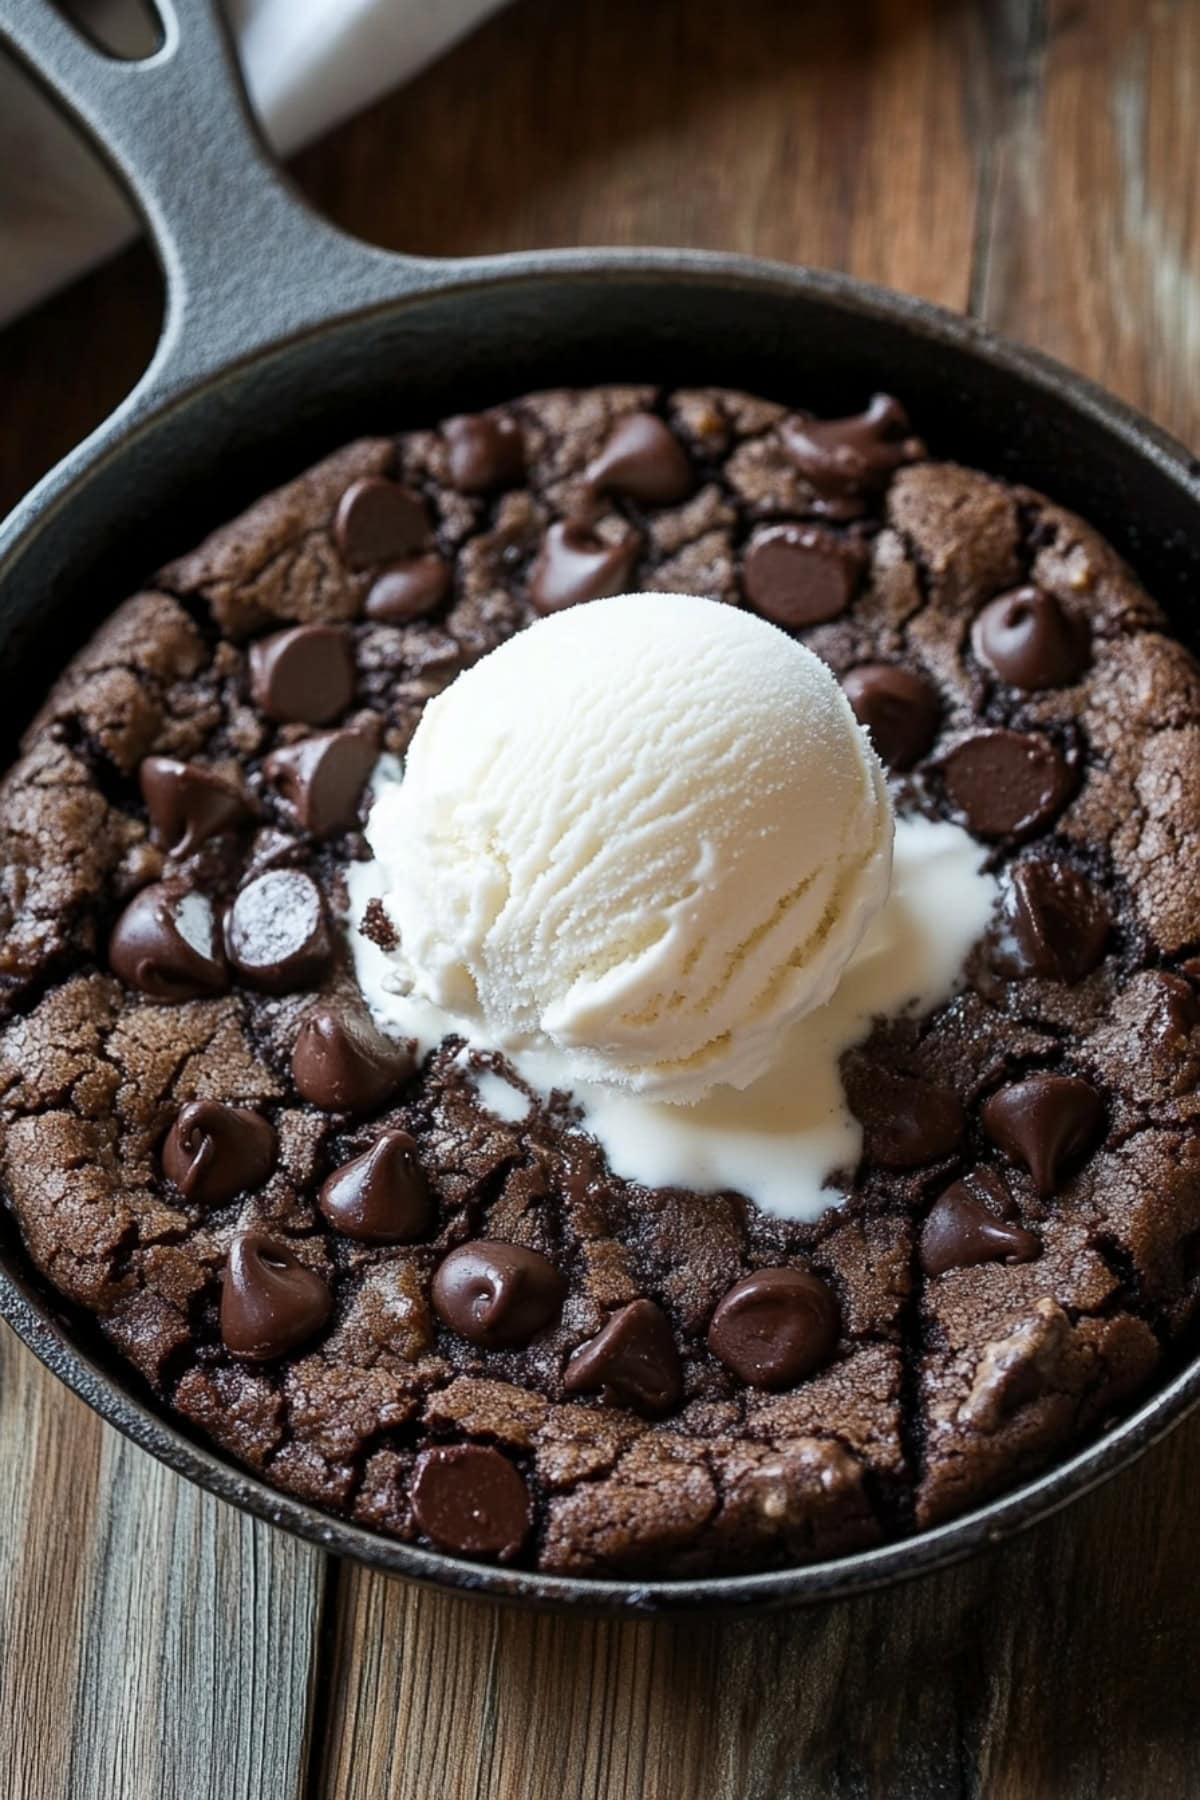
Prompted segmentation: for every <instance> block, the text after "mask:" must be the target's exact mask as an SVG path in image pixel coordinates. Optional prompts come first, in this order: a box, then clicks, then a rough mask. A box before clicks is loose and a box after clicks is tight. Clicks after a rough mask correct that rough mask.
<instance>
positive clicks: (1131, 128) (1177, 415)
mask: <svg viewBox="0 0 1200 1800" xmlns="http://www.w3.org/2000/svg"><path fill="white" fill-rule="evenodd" d="M989 11H990V14H991V18H992V36H991V44H990V48H991V53H992V57H991V66H992V71H993V103H994V105H995V109H996V110H995V115H994V117H993V118H992V120H991V129H992V137H993V142H994V145H995V154H994V163H995V167H994V179H993V181H992V183H991V188H990V194H989V196H988V200H987V204H986V206H985V209H984V212H985V216H983V217H982V218H981V223H980V240H981V251H982V254H981V256H980V260H979V267H978V269H977V271H976V281H975V284H974V291H975V296H976V301H977V307H978V310H979V311H980V313H981V314H982V315H983V316H984V317H985V318H987V319H988V320H989V321H990V322H991V323H992V324H994V325H995V326H997V327H998V329H1000V330H1001V331H1003V332H1005V333H1007V334H1008V335H1010V336H1012V337H1018V338H1024V339H1027V340H1028V341H1029V342H1031V343H1034V344H1037V345H1038V347H1039V348H1041V349H1043V350H1048V351H1050V352H1051V354H1052V355H1055V356H1059V357H1061V358H1062V359H1063V360H1064V361H1065V362H1069V363H1071V364H1072V365H1073V366H1074V367H1075V368H1078V369H1082V370H1083V371H1084V373H1085V374H1088V375H1091V376H1092V377H1093V378H1094V379H1095V380H1097V381H1100V382H1102V383H1103V384H1104V386H1106V387H1109V388H1111V389H1113V390H1114V391H1115V392H1116V393H1118V394H1121V395H1122V396H1123V397H1124V398H1126V399H1128V400H1130V401H1132V402H1133V404H1134V405H1135V406H1140V407H1141V408H1143V409H1144V410H1145V411H1146V412H1148V413H1149V414H1150V415H1151V417H1153V418H1155V419H1157V420H1158V421H1159V422H1160V423H1161V424H1163V425H1165V426H1166V427H1167V428H1168V429H1169V430H1171V431H1174V432H1175V433H1177V435H1178V436H1180V437H1181V438H1183V439H1184V441H1185V442H1187V443H1190V444H1195V443H1197V442H1200V186H1198V184H1197V182H1196V179H1195V175H1196V170H1197V168H1200V7H1198V6H1196V5H1195V4H1193V3H1192V0H1151V3H1150V4H1147V3H1146V0H1045V3H1044V4H1043V3H1042V0H1037V3H1034V0H1003V3H1002V4H999V5H995V6H993V7H992V8H990V9H989Z"/></svg>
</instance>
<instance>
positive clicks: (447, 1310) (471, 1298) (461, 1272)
mask: <svg viewBox="0 0 1200 1800" xmlns="http://www.w3.org/2000/svg"><path fill="white" fill-rule="evenodd" d="M566 1292H567V1284H566V1282H565V1281H564V1280H563V1278H562V1276H561V1275H560V1274H559V1272H558V1270H557V1269H556V1268H555V1266H554V1264H553V1263H552V1262H551V1261H550V1260H549V1259H548V1258H547V1257H545V1256H542V1255H541V1254H540V1253H539V1252H538V1251H536V1250H526V1249H524V1248H522V1246H521V1245H520V1244H497V1243H490V1242H487V1241H485V1240H483V1239H479V1240H478V1241H476V1242H475V1243H471V1244H460V1245H459V1247H458V1249H457V1250H452V1251H451V1252H450V1254H449V1256H447V1257H446V1258H445V1260H444V1261H443V1262H442V1263H441V1264H440V1265H439V1267H438V1271H437V1273H436V1275H435V1276H434V1278H433V1306H434V1311H435V1312H436V1313H437V1315H438V1318H439V1319H441V1321H442V1323H443V1324H445V1325H448V1326H449V1327H450V1329H451V1331H457V1332H458V1334H459V1336H460V1337H465V1338H469V1339H470V1341H471V1343H473V1344H483V1345H485V1346H486V1347H487V1348H488V1349H500V1348H502V1347H505V1346H507V1345H510V1344H527V1343H528V1342H529V1340H530V1338H531V1337H533V1335H534V1334H535V1332H538V1331H540V1330H541V1329H542V1327H543V1326H544V1325H549V1323H550V1321H551V1320H552V1319H556V1318H557V1317H558V1315H559V1312H560V1311H561V1310H562V1303H563V1300H564V1299H565V1297H566Z"/></svg>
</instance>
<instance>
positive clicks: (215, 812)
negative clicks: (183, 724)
mask: <svg viewBox="0 0 1200 1800" xmlns="http://www.w3.org/2000/svg"><path fill="white" fill-rule="evenodd" d="M138 782H139V784H140V786H141V790H142V798H143V800H145V802H146V810H147V812H148V813H149V814H150V836H151V838H152V839H153V841H154V842H155V843H156V844H157V845H158V846H159V848H160V849H161V850H165V851H166V852H167V854H168V855H169V856H190V855H191V854H192V852H193V851H194V850H198V849H199V847H200V845H201V844H203V843H204V842H205V841H206V840H207V839H208V838H210V837H215V836H216V835H217V833H218V832H221V831H235V830H236V829H237V827H238V826H239V825H244V824H245V823H246V822H247V820H249V819H250V818H251V817H252V816H253V815H252V814H251V811H250V808H249V806H248V805H247V803H246V800H245V798H244V796H243V795H242V794H241V793H240V792H239V791H238V789H237V788H236V787H234V785H233V783H232V782H231V781H226V780H225V779H224V777H223V776H221V775H218V774H216V773H215V772H214V771H213V770H212V769H203V768H200V767H199V766H198V765H197V764H196V763H185V762H177V761H176V759H175V758H174V757H173V756H147V757H146V758H145V759H144V761H143V762H142V765H141V767H140V768H139V770H138Z"/></svg>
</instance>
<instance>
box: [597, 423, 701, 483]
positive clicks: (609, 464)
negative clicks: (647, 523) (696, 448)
mask: <svg viewBox="0 0 1200 1800" xmlns="http://www.w3.org/2000/svg"><path fill="white" fill-rule="evenodd" d="M586 480H587V484H588V486H589V487H590V488H591V489H592V490H593V491H594V492H595V493H598V494H599V493H609V494H623V495H625V496H627V497H628V498H629V499H630V500H637V501H640V502H641V504H642V505H643V506H673V505H674V504H675V503H676V502H677V501H679V500H686V499H687V496H688V495H689V494H690V493H691V491H692V465H691V463H690V462H689V461H688V457H687V452H686V450H685V449H684V447H683V445H682V444H681V443H680V442H679V439H678V438H677V437H676V436H675V434H674V432H673V431H671V430H670V429H669V428H668V427H667V426H666V425H664V424H663V422H662V420H661V419H660V418H657V417H656V416H655V414H654V413H648V412H639V413H630V414H629V415H628V416H627V417H626V418H624V419H621V420H620V421H619V422H618V423H617V425H616V426H615V427H614V428H613V432H612V435H611V436H610V438H609V440H608V442H607V443H606V444H605V446H604V448H603V449H602V450H601V452H600V454H599V455H598V456H597V457H596V458H595V459H594V461H592V462H591V463H589V465H588V469H587V475H586Z"/></svg>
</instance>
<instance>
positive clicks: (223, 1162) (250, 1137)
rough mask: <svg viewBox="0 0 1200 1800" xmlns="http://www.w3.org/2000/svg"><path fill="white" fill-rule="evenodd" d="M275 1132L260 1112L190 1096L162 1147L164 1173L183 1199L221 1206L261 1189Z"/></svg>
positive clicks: (271, 1162)
mask: <svg viewBox="0 0 1200 1800" xmlns="http://www.w3.org/2000/svg"><path fill="white" fill-rule="evenodd" d="M275 1150H276V1144H275V1130H274V1127H273V1126H272V1125H271V1124H270V1123H269V1122H268V1121H267V1120H266V1119H264V1118H263V1116H262V1114H261V1113H256V1112H251V1110H250V1108H249V1107H247V1106H226V1105H225V1104H224V1103H223V1102H222V1101H220V1100H189V1102H188V1104H187V1105H186V1106H184V1107H182V1108H181V1109H180V1111H179V1113H178V1115H177V1117H176V1119H175V1123H174V1124H173V1125H172V1127H171V1129H170V1131H168V1133H167V1136H166V1140H165V1142H164V1143H163V1148H162V1166H163V1174H164V1175H165V1176H166V1177H167V1179H168V1181H173V1182H174V1183H175V1186H176V1187H177V1188H178V1189H179V1191H180V1193H181V1194H182V1195H183V1197H184V1199H185V1200H192V1201H194V1202H195V1203H196V1205H197V1206H224V1204H225V1202H226V1201H227V1200H232V1199H233V1197H234V1195H235V1194H241V1193H244V1192H246V1191H247V1190H248V1189H250V1188H256V1187H261V1186H262V1184H263V1182H264V1181H265V1180H266V1179H267V1176H268V1175H269V1174H270V1173H271V1170H272V1169H273V1168H274V1167H275Z"/></svg>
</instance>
